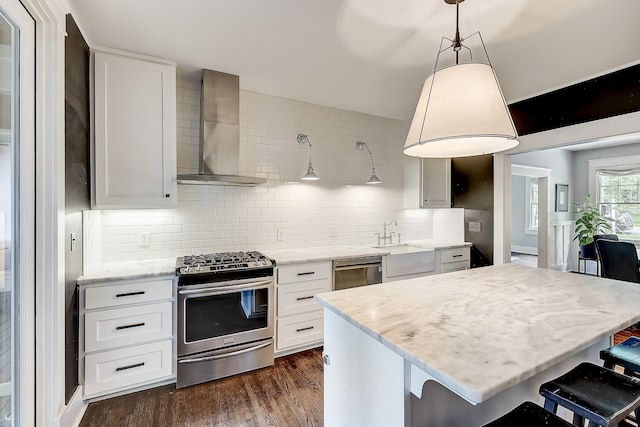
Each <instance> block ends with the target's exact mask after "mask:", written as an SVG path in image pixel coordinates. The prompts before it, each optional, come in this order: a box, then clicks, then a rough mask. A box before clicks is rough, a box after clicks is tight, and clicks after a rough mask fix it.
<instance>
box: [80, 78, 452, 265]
mask: <svg viewBox="0 0 640 427" xmlns="http://www.w3.org/2000/svg"><path fill="white" fill-rule="evenodd" d="M177 101H178V106H177V112H178V173H197V171H198V144H199V127H200V83H199V82H195V81H190V80H185V79H183V78H178V92H177ZM405 132H406V126H405V123H404V122H402V121H399V120H393V119H387V118H381V117H375V116H371V115H367V114H362V113H355V112H350V111H344V110H338V109H334V108H328V107H323V106H318V105H313V104H309V103H305V102H300V101H295V100H290V99H285V98H280V97H275V96H270V95H264V94H259V93H255V92H249V91H244V90H241V91H240V159H241V160H240V161H241V164H240V173H241V174H243V175H256V176H262V177H266V178H268V182H267V184H264V185H261V186H258V187H253V188H244V187H219V186H202V185H195V186H189V185H179V186H178V207H177V208H176V209H164V210H116V211H111V210H109V211H108V210H105V211H101V212H96V211H92V212H91V218H92V219H91V220H90V221H88V222H87V223H86V227H88V229H89V230H90V231H91V232H92V233H93V235H94V238H93V239H91V242H90V244H92V246H91V247H89V248H88V253H89V254H91V257H92V258H91V259H89V260H87V261H88V262H89V263H92V262H100V261H102V262H110V261H121V260H129V259H151V258H165V257H166V258H171V257H175V256H181V255H185V254H191V253H206V252H213V251H223V250H252V249H258V250H267V249H278V248H292V247H293V248H295V247H308V246H329V245H345V244H367V243H371V244H374V243H377V241H376V237H375V236H374V234H373V233H375V232H382V223H383V222H385V221H387V222H388V221H390V220H391V219H397V221H398V227H397V228H396V227H393V226H392V227H390V228H389V230H390V231H394V232H396V233H397V232H399V233H401V234H402V238H403V240H404V241H406V240H413V239H431V238H434V237H435V238H437V239H444V238H445V236H443V233H442V231H441V230H453V232H452V234H451V235H452V237H454V238H456V239H458V238H459V236H460V235H461V234H460V233H462V232H463V230H462V227H463V225H462V221H461V217H462V215H458V214H456V212H454V211H446V212H444V213H443V212H440V213H438V214H437V215H434V211H432V210H404V209H402V204H403V200H402V197H403V156H404V155H403V154H402V146H403V143H404V138H405ZM298 133H305V134H307V135H308V136H309V140H310V141H311V144H312V146H313V148H312V150H313V151H312V158H313V166H314V169H315V171H316V173H317V175H318V176H319V177H320V181H316V182H313V183H303V182H302V181H300V177H301V176H302V175H303V174H304V173H305V171H306V167H307V161H308V155H309V151H308V150H309V148H308V146H306V145H305V146H301V145H299V144H298V143H297V142H296V136H297V134H298ZM356 141H365V142H366V143H367V145H368V146H369V147H370V149H371V151H372V152H373V157H374V161H375V164H376V171H377V173H378V176H379V177H380V178H381V179H382V181H383V183H382V184H381V185H377V186H371V185H364V182H365V181H366V180H367V179H368V178H369V175H370V173H371V162H370V158H369V156H368V154H365V153H363V152H360V151H356V150H355V148H354V146H355V142H356ZM417 179H418V177H416V180H417ZM330 228H336V229H337V237H329V230H330ZM434 229H437V230H440V231H439V232H438V233H436V234H437V235H435V236H434ZM278 230H283V231H284V236H285V239H284V240H278V239H277V234H278V233H277V232H278ZM456 230H459V231H460V233H456ZM141 232H146V233H149V234H150V240H151V245H150V246H149V247H148V248H141V247H139V244H138V236H139V233H141ZM444 234H446V233H444ZM460 239H461V238H460Z"/></svg>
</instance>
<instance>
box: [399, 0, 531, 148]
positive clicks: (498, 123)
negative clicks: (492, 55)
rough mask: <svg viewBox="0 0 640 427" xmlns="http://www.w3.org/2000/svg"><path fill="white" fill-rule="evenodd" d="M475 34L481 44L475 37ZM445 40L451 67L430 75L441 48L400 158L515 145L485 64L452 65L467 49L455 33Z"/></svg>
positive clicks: (496, 87)
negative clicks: (451, 54)
mask: <svg viewBox="0 0 640 427" xmlns="http://www.w3.org/2000/svg"><path fill="white" fill-rule="evenodd" d="M445 1H447V0H445ZM447 3H449V2H448V1H447ZM456 6H457V4H456ZM475 34H478V36H479V37H480V41H481V42H482V37H481V36H480V33H475ZM444 40H449V39H446V38H443V41H444ZM449 41H450V42H451V46H450V47H448V48H447V49H444V50H448V49H452V50H453V51H455V55H456V64H455V65H452V66H449V67H447V68H443V69H441V70H439V71H436V70H437V67H438V59H439V57H440V53H442V52H443V49H442V48H441V49H440V51H439V52H438V57H437V58H436V63H435V67H434V73H433V74H431V75H430V76H429V77H428V78H427V79H426V81H425V82H424V86H423V87H422V92H421V94H420V98H419V100H418V105H417V107H416V111H415V114H414V116H413V120H412V122H411V126H410V128H409V133H408V134H407V139H406V141H405V144H404V154H406V155H408V156H414V157H436V158H438V157H439V158H445V157H466V156H477V155H482V154H489V153H495V152H499V151H504V150H508V149H510V148H513V147H515V146H517V145H518V143H519V142H518V139H517V138H518V135H517V132H516V129H515V126H514V124H513V120H512V119H511V114H510V113H509V109H508V107H507V105H506V102H505V100H504V96H503V95H502V90H501V89H500V85H499V84H498V79H497V77H496V74H495V71H494V69H493V67H492V66H491V64H490V63H489V64H485V63H474V62H468V63H463V64H458V53H459V51H460V50H461V49H462V48H465V49H468V48H467V47H466V46H465V45H463V44H462V41H463V39H461V38H460V37H459V32H458V30H457V29H456V37H455V38H454V39H453V40H449ZM482 46H483V47H484V43H482ZM485 53H486V48H485ZM487 60H488V55H487Z"/></svg>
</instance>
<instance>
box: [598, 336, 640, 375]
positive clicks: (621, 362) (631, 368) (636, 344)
mask: <svg viewBox="0 0 640 427" xmlns="http://www.w3.org/2000/svg"><path fill="white" fill-rule="evenodd" d="M600 359H602V360H603V361H604V367H605V368H609V369H613V368H614V366H616V365H618V366H621V367H622V368H624V373H625V374H626V375H630V376H632V377H640V338H638V337H630V338H627V339H626V340H624V341H623V342H621V343H620V344H617V345H614V346H613V347H609V348H607V349H605V350H602V351H600Z"/></svg>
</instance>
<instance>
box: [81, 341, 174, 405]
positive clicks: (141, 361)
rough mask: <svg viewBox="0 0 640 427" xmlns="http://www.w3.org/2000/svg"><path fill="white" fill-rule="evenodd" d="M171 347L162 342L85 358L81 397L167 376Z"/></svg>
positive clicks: (129, 386) (171, 354)
mask: <svg viewBox="0 0 640 427" xmlns="http://www.w3.org/2000/svg"><path fill="white" fill-rule="evenodd" d="M171 344H172V343H171V340H165V341H160V342H155V343H151V344H143V345H139V346H133V347H127V348H123V349H120V350H112V351H103V352H100V353H94V354H90V355H87V356H85V374H84V398H85V399H86V398H89V397H95V396H100V395H103V394H107V393H110V392H114V391H117V390H120V389H127V388H131V387H134V386H138V385H142V384H143V383H149V382H153V381H158V380H161V379H165V378H167V377H170V376H171V375H172V373H173V370H172V365H173V351H172V345H171Z"/></svg>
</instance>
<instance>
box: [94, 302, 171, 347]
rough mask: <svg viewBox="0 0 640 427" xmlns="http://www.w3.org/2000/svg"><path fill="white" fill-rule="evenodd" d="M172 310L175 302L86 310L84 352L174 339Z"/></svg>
mask: <svg viewBox="0 0 640 427" xmlns="http://www.w3.org/2000/svg"><path fill="white" fill-rule="evenodd" d="M172 313H173V303H172V302H171V301H168V302H163V303H158V304H146V305H141V306H136V307H126V308H115V309H111V310H99V311H92V312H89V313H86V314H85V316H84V325H85V326H84V333H85V335H84V347H85V349H84V351H85V352H87V353H88V352H91V351H98V350H107V349H110V348H114V347H121V346H124V345H132V344H140V343H144V342H148V341H154V340H158V339H163V338H171V336H172V335H173V327H172Z"/></svg>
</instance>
